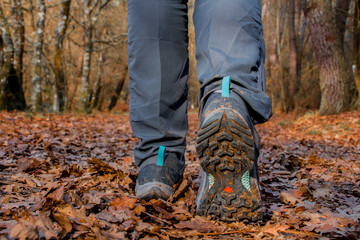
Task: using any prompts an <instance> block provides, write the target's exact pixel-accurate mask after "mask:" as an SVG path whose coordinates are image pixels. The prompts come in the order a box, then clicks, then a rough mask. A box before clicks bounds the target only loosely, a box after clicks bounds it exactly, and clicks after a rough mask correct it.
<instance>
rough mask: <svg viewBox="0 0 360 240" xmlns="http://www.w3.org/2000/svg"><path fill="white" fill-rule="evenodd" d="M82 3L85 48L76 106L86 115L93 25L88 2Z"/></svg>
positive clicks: (84, 0)
mask: <svg viewBox="0 0 360 240" xmlns="http://www.w3.org/2000/svg"><path fill="white" fill-rule="evenodd" d="M83 2H84V8H85V9H84V14H85V16H84V19H85V41H84V42H85V44H84V45H85V46H84V59H83V64H82V75H81V93H80V99H79V104H78V111H79V112H83V113H87V112H89V110H90V109H89V101H90V67H91V66H90V65H91V55H92V51H93V49H92V48H93V42H92V38H93V24H92V19H91V9H90V1H88V0H83Z"/></svg>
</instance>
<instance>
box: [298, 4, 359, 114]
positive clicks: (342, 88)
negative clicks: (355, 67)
mask: <svg viewBox="0 0 360 240" xmlns="http://www.w3.org/2000/svg"><path fill="white" fill-rule="evenodd" d="M303 3H304V13H305V16H306V19H307V21H308V25H309V30H310V35H311V39H312V42H313V45H314V50H315V55H316V59H317V61H318V64H319V71H320V89H321V95H322V96H321V105H320V114H321V115H330V114H337V113H339V112H341V111H344V110H347V109H348V108H349V107H350V102H351V96H352V93H351V91H350V81H351V73H350V68H349V67H348V65H347V64H346V61H345V57H344V54H343V51H342V47H341V40H340V36H339V34H338V32H337V30H336V24H335V18H334V13H333V11H332V9H331V5H330V3H329V1H327V0H303Z"/></svg>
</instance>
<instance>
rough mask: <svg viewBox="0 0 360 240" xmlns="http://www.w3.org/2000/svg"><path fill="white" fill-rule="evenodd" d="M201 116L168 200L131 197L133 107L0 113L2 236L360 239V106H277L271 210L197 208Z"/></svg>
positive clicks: (267, 146) (262, 128) (266, 199)
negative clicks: (228, 217)
mask: <svg viewBox="0 0 360 240" xmlns="http://www.w3.org/2000/svg"><path fill="white" fill-rule="evenodd" d="M197 124H198V120H197V114H196V113H190V114H189V135H188V138H187V142H188V148H187V151H186V158H187V168H186V172H185V178H184V180H183V182H182V183H181V185H180V186H179V188H178V190H177V191H176V192H175V193H174V194H173V196H172V197H171V198H170V200H169V201H167V202H165V201H161V200H152V201H150V202H145V201H140V200H137V199H136V198H134V188H135V180H136V176H137V171H136V166H135V165H134V163H133V158H132V149H133V147H134V146H135V145H136V143H137V140H136V139H135V138H134V136H133V135H132V133H131V130H130V125H129V121H128V116H127V115H118V114H92V115H71V114H66V115H37V116H33V115H29V114H26V113H4V112H3V113H0V169H1V172H0V193H1V194H0V238H1V239H8V238H19V239H38V238H42V239H57V238H67V239H69V238H70V239H74V238H75V239H142V238H146V239H328V238H330V239H360V113H359V112H350V113H343V114H340V115H337V116H330V117H320V116H319V115H318V114H316V113H311V114H305V115H304V116H301V117H294V116H291V115H282V114H280V115H275V116H274V117H273V118H272V119H271V120H270V121H269V122H268V123H266V124H263V125H259V126H257V129H258V131H259V133H260V136H261V137H262V149H261V157H260V159H259V161H260V172H261V188H262V196H263V203H264V216H265V217H264V220H263V222H260V223H257V224H248V223H243V222H234V223H224V222H220V221H212V220H209V219H206V218H204V217H198V216H195V204H194V200H195V197H196V193H197V191H198V187H199V179H198V171H199V160H198V159H197V157H196V154H195V137H196V131H197V128H198V126H197Z"/></svg>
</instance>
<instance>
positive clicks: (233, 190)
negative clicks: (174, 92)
mask: <svg viewBox="0 0 360 240" xmlns="http://www.w3.org/2000/svg"><path fill="white" fill-rule="evenodd" d="M225 80H227V83H225V87H224V81H225ZM229 82H230V79H229V78H228V79H225V78H224V80H223V89H222V91H221V92H214V93H212V94H211V95H210V96H209V97H208V99H207V101H206V104H205V106H204V107H203V109H202V112H201V115H200V129H199V131H198V136H197V139H196V151H197V154H198V157H199V158H200V164H201V169H200V178H201V183H200V189H199V192H198V195H197V199H196V205H197V211H196V213H197V214H198V215H201V216H210V217H211V218H212V219H219V220H223V221H239V220H244V221H250V222H255V221H259V220H261V219H262V204H261V195H260V190H259V174H258V164H257V158H258V156H259V143H260V140H259V137H258V134H257V132H256V130H255V128H254V125H253V123H252V120H251V119H250V117H249V113H248V111H247V108H246V105H245V103H244V101H243V100H242V99H241V98H240V97H239V96H238V95H237V94H235V93H232V92H231V93H230V90H229ZM226 85H227V87H226Z"/></svg>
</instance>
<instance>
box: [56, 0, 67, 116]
mask: <svg viewBox="0 0 360 240" xmlns="http://www.w3.org/2000/svg"><path fill="white" fill-rule="evenodd" d="M70 3H71V0H65V1H63V2H62V4H61V12H60V15H59V23H58V26H57V28H56V31H55V32H56V36H55V56H54V72H55V91H54V103H53V108H54V111H55V112H63V111H65V110H66V80H65V73H64V66H63V50H62V49H63V41H64V35H65V33H66V29H67V26H68V23H69V13H70Z"/></svg>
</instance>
